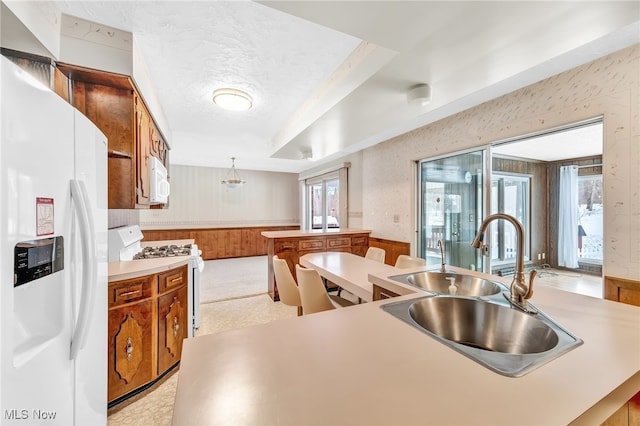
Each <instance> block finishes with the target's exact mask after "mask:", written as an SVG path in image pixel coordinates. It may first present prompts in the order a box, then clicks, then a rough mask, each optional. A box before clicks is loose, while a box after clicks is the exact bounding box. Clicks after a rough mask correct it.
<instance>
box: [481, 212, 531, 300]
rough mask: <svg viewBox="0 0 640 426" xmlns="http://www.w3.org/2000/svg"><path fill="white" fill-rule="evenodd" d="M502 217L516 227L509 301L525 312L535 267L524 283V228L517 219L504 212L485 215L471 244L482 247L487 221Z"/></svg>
mask: <svg viewBox="0 0 640 426" xmlns="http://www.w3.org/2000/svg"><path fill="white" fill-rule="evenodd" d="M496 219H503V220H506V221H507V222H511V223H512V224H513V226H515V228H516V243H517V248H516V271H515V275H514V277H513V281H512V282H511V295H510V301H511V303H512V304H513V305H515V306H516V307H518V308H520V309H522V310H524V311H525V312H531V311H530V310H529V309H527V300H528V299H530V298H531V296H533V280H534V278H535V277H536V271H535V269H534V270H533V271H531V274H530V275H529V284H527V283H526V281H525V278H524V229H523V227H522V224H521V223H520V221H519V220H518V219H516V218H515V217H513V216H510V215H508V214H504V213H495V214H492V215H489V216H487V217H486V218H485V219H484V220H483V221H482V224H481V225H480V229H479V230H478V233H477V234H476V237H475V238H474V239H473V242H472V243H471V245H472V246H473V247H475V248H479V249H481V248H483V247H484V243H483V240H484V234H485V232H486V230H487V227H488V226H489V223H490V222H492V221H494V220H496Z"/></svg>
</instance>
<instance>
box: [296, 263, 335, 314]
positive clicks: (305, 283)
mask: <svg viewBox="0 0 640 426" xmlns="http://www.w3.org/2000/svg"><path fill="white" fill-rule="evenodd" d="M296 275H297V277H298V288H299V289H300V301H301V302H302V312H303V313H304V315H307V314H312V313H314V312H322V311H328V310H329V309H335V307H334V306H333V303H331V299H330V298H329V295H328V294H327V290H326V289H325V288H324V284H323V283H322V278H321V277H320V274H319V273H318V271H316V270H315V269H307V268H303V267H302V266H300V265H296Z"/></svg>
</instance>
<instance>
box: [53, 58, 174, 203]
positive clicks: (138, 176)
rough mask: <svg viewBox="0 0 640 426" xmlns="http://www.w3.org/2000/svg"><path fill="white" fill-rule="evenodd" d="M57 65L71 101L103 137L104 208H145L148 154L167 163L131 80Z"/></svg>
mask: <svg viewBox="0 0 640 426" xmlns="http://www.w3.org/2000/svg"><path fill="white" fill-rule="evenodd" d="M57 67H58V69H59V70H60V71H61V72H63V73H64V74H65V75H66V76H67V78H69V79H70V80H71V81H72V92H71V103H72V105H73V106H74V107H76V108H77V109H78V110H80V111H81V112H82V113H83V114H85V115H86V116H87V117H88V118H89V119H90V120H91V121H93V123H95V125H96V126H98V128H99V129H100V130H101V131H102V132H103V133H104V134H105V135H106V136H107V139H108V141H109V147H108V174H109V208H110V209H133V208H148V207H150V202H149V201H150V198H149V195H150V186H149V167H150V166H149V157H150V156H155V157H157V158H158V159H160V161H161V162H162V163H163V164H164V166H165V167H167V168H168V146H167V144H166V141H165V139H164V138H163V136H162V134H161V132H160V131H159V129H158V127H157V125H156V124H155V122H154V121H153V117H152V116H151V114H150V113H149V110H148V109H147V107H146V105H145V103H144V100H143V99H142V97H141V96H140V93H139V92H138V90H137V88H136V86H135V84H134V83H133V80H132V79H131V77H129V76H126V75H122V74H115V73H109V72H105V71H98V70H93V69H89V68H84V67H80V66H76V65H70V64H63V63H58V64H57Z"/></svg>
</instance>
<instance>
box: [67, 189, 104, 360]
mask: <svg viewBox="0 0 640 426" xmlns="http://www.w3.org/2000/svg"><path fill="white" fill-rule="evenodd" d="M71 200H72V203H73V206H74V208H75V211H76V216H77V217H78V227H79V228H80V242H81V246H82V263H83V267H82V283H81V285H82V294H81V296H80V306H79V310H78V319H77V321H76V324H75V327H74V332H73V338H72V339H71V356H70V359H75V358H76V356H77V355H78V352H79V351H80V349H82V347H83V346H84V342H85V341H86V338H87V330H88V329H89V324H88V322H89V320H90V317H89V313H90V311H91V307H92V306H93V304H94V303H95V300H94V299H95V290H94V289H95V286H96V285H97V280H98V276H97V269H96V254H95V247H96V245H95V226H94V224H93V217H92V216H91V214H89V205H90V204H89V197H88V195H87V189H86V187H85V186H84V182H82V181H79V180H72V181H71Z"/></svg>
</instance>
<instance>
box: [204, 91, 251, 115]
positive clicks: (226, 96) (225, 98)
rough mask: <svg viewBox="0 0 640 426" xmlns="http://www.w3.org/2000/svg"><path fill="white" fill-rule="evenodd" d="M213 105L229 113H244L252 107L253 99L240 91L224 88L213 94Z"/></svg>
mask: <svg viewBox="0 0 640 426" xmlns="http://www.w3.org/2000/svg"><path fill="white" fill-rule="evenodd" d="M213 103H215V104H216V105H218V106H219V107H220V108H224V109H228V110H230V111H246V110H248V109H249V108H251V105H253V99H251V96H250V95H249V94H248V93H246V92H243V91H242V90H238V89H228V88H225V89H218V90H216V91H215V92H213Z"/></svg>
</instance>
